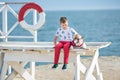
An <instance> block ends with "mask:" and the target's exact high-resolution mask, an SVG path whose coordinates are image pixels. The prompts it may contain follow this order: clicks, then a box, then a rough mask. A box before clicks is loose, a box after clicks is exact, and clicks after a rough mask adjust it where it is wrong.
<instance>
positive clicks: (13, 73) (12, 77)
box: [6, 62, 27, 80]
mask: <svg viewBox="0 0 120 80" xmlns="http://www.w3.org/2000/svg"><path fill="white" fill-rule="evenodd" d="M19 64H21V65H22V67H24V66H25V65H26V64H27V62H20V63H19ZM17 75H18V73H17V72H16V71H15V70H14V71H13V72H12V73H11V74H10V75H9V76H8V77H7V78H6V80H13V79H14V77H15V76H17Z"/></svg>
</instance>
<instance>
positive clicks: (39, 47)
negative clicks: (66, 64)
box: [0, 2, 111, 80]
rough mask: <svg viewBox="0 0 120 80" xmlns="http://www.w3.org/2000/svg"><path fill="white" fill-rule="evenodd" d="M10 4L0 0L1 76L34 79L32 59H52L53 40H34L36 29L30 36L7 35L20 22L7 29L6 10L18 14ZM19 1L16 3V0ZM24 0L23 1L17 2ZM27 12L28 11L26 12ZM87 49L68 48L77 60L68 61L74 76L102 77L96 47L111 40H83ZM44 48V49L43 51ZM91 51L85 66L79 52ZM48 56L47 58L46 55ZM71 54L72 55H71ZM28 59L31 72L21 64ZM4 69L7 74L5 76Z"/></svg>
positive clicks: (6, 79) (89, 79)
mask: <svg viewBox="0 0 120 80" xmlns="http://www.w3.org/2000/svg"><path fill="white" fill-rule="evenodd" d="M9 4H14V3H4V2H2V3H0V5H3V7H1V8H0V12H1V11H2V13H3V14H2V15H3V17H2V20H3V26H2V28H3V30H0V34H1V36H0V38H2V39H3V42H0V70H1V73H0V80H13V79H14V77H15V76H16V75H17V74H20V75H21V76H22V77H23V78H24V79H25V80H35V63H34V62H53V57H54V56H53V55H54V54H53V53H51V52H52V51H53V43H52V42H37V31H35V32H34V33H35V34H33V36H32V37H28V36H9V34H10V33H11V32H12V31H13V30H14V29H15V28H16V26H17V25H18V24H19V22H18V21H17V22H16V23H15V24H14V25H13V27H12V28H11V29H10V30H9V31H7V30H8V29H7V27H8V26H7V10H10V12H11V13H12V14H13V15H15V16H16V18H18V15H17V13H16V12H15V11H14V10H13V9H12V8H11V7H10V6H9ZM15 4H18V3H15ZM20 4H24V3H20ZM26 15H27V14H26ZM36 20H37V17H36V11H35V13H34V24H36V22H37V21H36ZM10 37H12V38H33V39H34V42H8V38H10ZM86 44H87V46H88V48H90V50H85V49H75V48H71V52H72V51H73V52H74V55H75V56H74V57H75V58H76V60H71V58H70V62H75V63H76V71H75V72H76V73H75V80H80V72H82V73H83V74H85V78H84V80H103V77H102V73H101V72H100V69H99V64H98V56H99V49H101V48H104V47H107V46H109V45H110V44H111V43H110V42H86ZM42 51H46V53H42ZM90 51H92V53H93V59H92V62H91V64H90V66H89V67H88V68H87V67H85V66H84V65H83V64H82V62H81V61H80V56H81V55H83V54H84V55H86V54H87V53H86V52H90ZM46 56H47V59H46V58H45V57H46ZM70 57H73V56H70ZM29 61H30V62H31V69H30V70H31V73H29V72H27V70H25V69H24V66H25V64H26V63H27V62H29ZM9 65H10V66H11V67H12V68H13V70H14V71H13V72H11V71H10V70H11V69H9ZM95 67H96V70H97V75H98V76H97V78H95V77H94V76H93V74H92V73H93V71H94V68H95ZM7 70H9V74H8V75H7V76H6V73H7Z"/></svg>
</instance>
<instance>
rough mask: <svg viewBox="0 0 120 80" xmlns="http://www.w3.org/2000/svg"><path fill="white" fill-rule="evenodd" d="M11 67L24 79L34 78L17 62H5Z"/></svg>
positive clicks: (31, 79)
mask: <svg viewBox="0 0 120 80" xmlns="http://www.w3.org/2000/svg"><path fill="white" fill-rule="evenodd" d="M7 63H8V64H9V65H11V66H12V68H13V69H14V70H15V71H16V72H17V73H19V74H20V75H21V76H22V77H23V78H24V79H25V80H34V78H33V77H32V76H31V75H30V74H29V73H28V72H27V70H25V69H24V67H23V66H22V65H21V64H19V63H18V62H15V61H11V62H7Z"/></svg>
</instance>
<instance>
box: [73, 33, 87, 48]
mask: <svg viewBox="0 0 120 80" xmlns="http://www.w3.org/2000/svg"><path fill="white" fill-rule="evenodd" d="M72 45H73V47H77V48H83V49H87V46H86V44H85V42H84V37H83V36H81V35H79V34H77V35H76V36H75V37H74V39H73V41H72Z"/></svg>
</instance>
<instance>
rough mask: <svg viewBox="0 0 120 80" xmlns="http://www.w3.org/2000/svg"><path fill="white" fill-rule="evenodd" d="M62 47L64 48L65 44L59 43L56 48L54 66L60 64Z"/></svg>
mask: <svg viewBox="0 0 120 80" xmlns="http://www.w3.org/2000/svg"><path fill="white" fill-rule="evenodd" d="M62 47H63V44H62V43H61V42H59V43H58V44H57V45H56V46H55V54H54V64H58V60H59V56H60V50H61V48H62Z"/></svg>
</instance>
